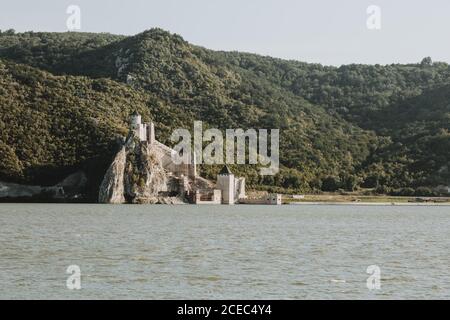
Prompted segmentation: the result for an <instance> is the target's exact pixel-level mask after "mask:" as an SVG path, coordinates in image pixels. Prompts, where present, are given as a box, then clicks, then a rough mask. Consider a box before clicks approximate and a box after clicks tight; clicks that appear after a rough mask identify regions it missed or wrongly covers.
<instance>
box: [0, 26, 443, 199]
mask: <svg viewBox="0 0 450 320" xmlns="http://www.w3.org/2000/svg"><path fill="white" fill-rule="evenodd" d="M0 110H1V113H0V129H1V130H0V158H1V162H0V180H3V181H14V182H20V183H30V184H33V183H37V184H49V185H50V184H52V183H54V182H55V181H58V179H61V178H63V177H64V175H67V174H68V173H70V172H72V171H74V170H78V169H80V168H83V169H84V170H86V171H88V172H95V173H96V174H98V175H100V174H101V173H102V172H104V170H105V169H106V167H107V164H108V161H110V159H111V157H112V155H113V154H114V152H115V150H116V148H117V144H118V143H117V141H118V139H120V137H122V136H123V135H124V134H125V132H126V130H127V121H128V118H129V115H130V113H131V112H132V111H134V110H136V111H138V112H140V113H141V114H143V117H144V119H145V120H149V119H152V120H153V121H155V122H156V125H157V138H158V139H159V140H161V141H162V142H164V143H167V144H170V142H169V140H168V139H169V136H170V133H171V131H172V130H173V129H175V128H179V127H182V128H189V129H192V126H193V121H195V120H202V121H204V125H205V126H209V127H217V128H220V129H226V128H244V129H246V128H256V129H258V128H267V129H271V128H277V129H280V139H281V141H280V142H281V146H280V162H281V170H280V172H279V174H277V175H276V176H266V177H262V176H259V175H258V170H257V168H255V167H254V166H250V165H245V166H235V167H233V170H235V171H236V172H237V173H239V174H243V175H245V176H246V177H247V183H248V184H249V185H250V187H253V188H257V189H270V190H273V191H283V192H320V191H337V190H341V191H354V190H357V189H361V188H363V189H368V190H371V191H372V192H378V193H390V194H407V195H411V194H417V195H432V194H436V193H437V191H435V190H436V189H435V188H436V187H437V186H440V185H450V151H449V150H450V132H449V130H450V68H449V65H448V64H446V63H441V62H433V61H431V59H430V58H424V59H423V61H421V62H420V63H417V64H408V65H399V64H392V65H385V66H381V65H345V66H341V67H332V66H322V65H320V64H308V63H303V62H299V61H287V60H282V59H276V58H271V57H264V56H259V55H255V54H247V53H239V52H217V51H211V50H208V49H205V48H202V47H198V46H194V45H191V44H189V43H187V42H186V41H184V40H183V39H182V38H181V37H180V36H178V35H173V34H170V33H168V32H166V31H163V30H161V29H152V30H149V31H145V32H143V33H140V34H138V35H136V36H131V37H125V36H116V35H111V34H90V33H73V32H68V33H35V32H26V33H15V32H14V31H13V30H8V31H4V32H1V33H0ZM218 169H219V168H218V167H215V166H212V167H210V166H203V167H202V170H201V171H202V175H204V176H206V177H213V176H214V174H215V173H216V172H217V170H218ZM97 180H98V179H97V178H93V182H92V185H93V186H95V185H96V183H98V181H97ZM93 188H94V189H95V187H93Z"/></svg>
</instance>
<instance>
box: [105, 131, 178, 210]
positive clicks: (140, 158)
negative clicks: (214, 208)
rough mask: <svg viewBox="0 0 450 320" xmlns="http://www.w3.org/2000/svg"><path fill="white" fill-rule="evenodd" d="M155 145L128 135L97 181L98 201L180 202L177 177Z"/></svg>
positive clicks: (114, 202)
mask: <svg viewBox="0 0 450 320" xmlns="http://www.w3.org/2000/svg"><path fill="white" fill-rule="evenodd" d="M163 155H164V154H163V152H162V150H160V149H159V147H158V146H157V145H153V144H147V143H146V142H139V141H136V139H135V138H133V137H132V138H131V139H129V140H128V141H127V142H126V143H125V145H124V146H123V147H122V149H121V150H120V151H119V152H118V153H117V155H116V157H115V159H114V161H113V162H112V164H111V166H110V167H109V169H108V171H107V172H106V174H105V177H104V179H103V181H102V183H101V185H100V190H99V199H98V200H99V202H100V203H111V204H119V203H161V204H173V203H183V202H184V195H183V194H182V192H181V191H180V181H179V179H178V178H176V177H173V176H171V175H170V174H168V173H167V172H166V170H165V169H164V167H163V164H162V158H163Z"/></svg>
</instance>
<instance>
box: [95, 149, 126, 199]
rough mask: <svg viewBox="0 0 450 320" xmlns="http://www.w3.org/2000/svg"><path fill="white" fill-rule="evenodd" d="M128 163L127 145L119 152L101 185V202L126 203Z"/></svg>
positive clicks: (99, 197)
mask: <svg viewBox="0 0 450 320" xmlns="http://www.w3.org/2000/svg"><path fill="white" fill-rule="evenodd" d="M125 163H126V150H125V146H123V147H122V149H121V150H120V151H119V152H118V153H117V155H116V157H115V158H114V161H113V162H112V163H111V166H110V167H109V169H108V171H106V174H105V177H104V178H103V181H102V183H101V185H100V190H99V195H98V201H99V202H100V203H124V202H125V197H124V194H125V193H124V183H123V181H124V173H125Z"/></svg>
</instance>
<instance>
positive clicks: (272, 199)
mask: <svg viewBox="0 0 450 320" xmlns="http://www.w3.org/2000/svg"><path fill="white" fill-rule="evenodd" d="M176 156H177V151H176V150H174V149H172V148H170V147H169V146H167V145H165V144H163V143H161V142H159V141H158V140H157V139H156V135H155V125H154V123H153V122H149V123H144V122H142V117H141V115H139V114H138V113H136V112H135V113H133V114H132V115H131V119H130V130H129V134H128V136H127V138H126V139H125V140H124V141H123V143H122V145H121V149H120V151H118V152H117V154H116V155H115V157H114V160H113V161H112V163H111V165H110V166H109V168H108V170H107V171H106V173H105V176H104V178H103V180H102V183H101V185H100V189H99V196H98V201H99V202H100V203H115V204H120V203H149V204H153V203H161V204H177V203H194V204H226V205H233V204H236V203H242V204H281V196H280V195H277V194H268V195H267V196H262V197H261V198H259V199H248V198H247V196H246V194H245V178H243V177H237V176H235V175H234V174H233V172H231V170H230V168H229V167H228V166H226V165H224V166H223V167H222V169H221V170H220V172H219V173H218V175H217V178H216V181H215V182H213V181H210V180H207V179H205V178H202V177H200V175H199V174H198V170H197V161H196V156H195V153H193V154H190V155H188V156H187V157H186V158H185V160H187V161H183V163H181V164H178V163H176V162H175V161H174V160H173V159H177V157H176Z"/></svg>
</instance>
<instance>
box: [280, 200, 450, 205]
mask: <svg viewBox="0 0 450 320" xmlns="http://www.w3.org/2000/svg"><path fill="white" fill-rule="evenodd" d="M283 205H295V206H301V205H319V206H320V205H330V206H450V202H442V203H435V202H346V201H343V202H329V201H314V202H312V201H311V202H310V201H304V202H288V203H283Z"/></svg>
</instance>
